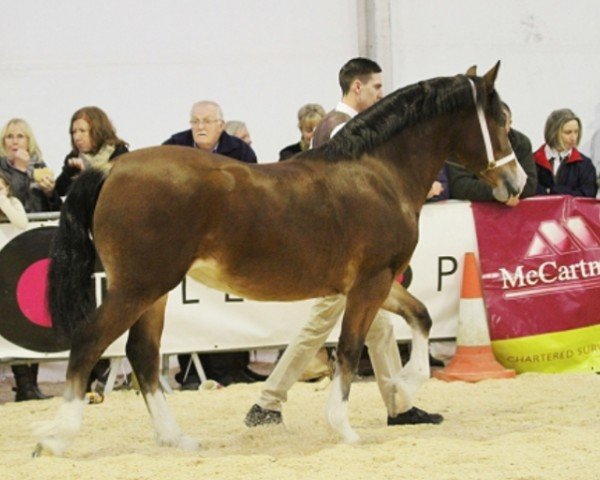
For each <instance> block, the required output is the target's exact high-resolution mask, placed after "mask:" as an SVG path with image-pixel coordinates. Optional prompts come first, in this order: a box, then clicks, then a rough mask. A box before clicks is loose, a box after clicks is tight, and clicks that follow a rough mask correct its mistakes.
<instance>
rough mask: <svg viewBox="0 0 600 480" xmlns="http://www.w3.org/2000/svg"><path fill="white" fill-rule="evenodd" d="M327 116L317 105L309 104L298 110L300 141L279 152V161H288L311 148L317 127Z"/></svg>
mask: <svg viewBox="0 0 600 480" xmlns="http://www.w3.org/2000/svg"><path fill="white" fill-rule="evenodd" d="M324 116H325V110H324V109H323V107H322V106H321V105H319V104H317V103H307V104H306V105H304V106H303V107H301V108H300V110H298V128H299V129H300V141H299V142H298V143H294V144H293V145H288V146H287V147H285V148H284V149H282V150H281V151H280V152H279V161H280V162H281V161H282V160H287V159H288V158H291V157H293V156H294V155H296V154H297V153H300V152H303V151H304V150H308V149H309V148H310V142H311V140H312V137H313V135H314V131H315V127H316V126H317V125H318V123H319V122H320V121H321V119H322V118H323V117H324Z"/></svg>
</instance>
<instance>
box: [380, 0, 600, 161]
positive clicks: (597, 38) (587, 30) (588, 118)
mask: <svg viewBox="0 0 600 480" xmlns="http://www.w3.org/2000/svg"><path fill="white" fill-rule="evenodd" d="M390 5H391V16H392V22H391V25H392V35H391V39H392V40H391V44H392V50H393V65H394V80H395V82H396V84H397V85H396V86H397V87H398V86H402V85H407V84H410V83H414V82H416V81H419V80H422V79H426V78H431V77H436V76H444V75H452V74H455V73H463V72H465V71H466V69H467V68H468V67H470V66H471V65H477V66H478V68H479V72H480V73H484V72H485V71H487V70H488V69H489V68H490V67H491V66H493V65H494V63H495V62H496V61H497V60H501V61H502V66H501V69H500V73H499V77H498V82H497V84H496V86H497V87H498V91H499V92H500V94H501V96H502V98H503V99H504V100H505V101H506V102H507V103H508V104H509V106H510V107H511V109H512V111H513V125H514V127H515V128H516V129H517V130H520V131H522V132H523V133H525V134H526V135H528V136H529V138H530V139H531V143H532V144H533V148H534V150H535V149H536V148H537V147H538V146H539V145H541V144H542V143H543V141H544V136H543V133H544V124H545V122H546V118H547V117H548V115H549V113H550V112H551V111H552V110H556V109H558V108H571V109H572V110H573V111H574V112H575V113H576V114H577V115H579V117H580V118H581V120H582V122H583V140H582V144H581V149H582V151H584V153H588V154H589V146H590V145H589V144H590V141H591V139H592V134H593V132H594V131H596V130H597V129H600V95H599V94H600V28H599V25H600V3H598V2H597V1H595V0H578V1H576V2H569V1H568V0H503V1H495V2H492V1H482V0H452V1H447V0H428V1H426V2H418V1H414V0H412V1H411V0H391V1H390ZM599 160H600V159H599Z"/></svg>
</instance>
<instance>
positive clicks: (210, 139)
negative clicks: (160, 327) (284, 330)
mask: <svg viewBox="0 0 600 480" xmlns="http://www.w3.org/2000/svg"><path fill="white" fill-rule="evenodd" d="M190 127H191V128H190V129H189V130H184V131H183V132H179V133H175V134H174V135H172V136H171V138H169V139H168V140H167V141H166V142H164V143H163V145H182V146H186V147H192V148H199V149H201V150H205V151H207V152H212V153H218V154H219V155H224V156H226V157H230V158H235V159H236V160H241V161H242V162H246V163H257V161H256V154H255V153H254V150H252V148H251V147H250V146H249V145H248V144H247V143H246V142H244V141H243V140H240V139H239V138H237V137H234V136H232V135H229V134H228V133H227V132H226V131H225V121H224V120H223V112H222V110H221V107H220V106H219V104H218V103H216V102H212V101H207V100H204V101H201V102H196V103H195V104H194V105H193V106H192V110H191V112H190ZM199 356H200V361H201V362H202V368H203V369H204V370H205V373H206V376H207V378H210V379H212V380H216V381H217V382H219V383H220V384H221V385H223V386H227V385H229V384H231V383H251V382H255V381H257V380H264V378H265V377H263V376H261V375H258V374H256V373H255V372H253V371H252V370H250V369H249V368H248V362H249V359H250V355H249V353H248V352H221V353H206V354H200V355H199ZM177 360H178V361H179V368H180V371H179V373H177V374H176V375H175V380H177V382H179V383H180V384H181V389H182V390H198V388H199V386H200V376H199V375H198V372H197V371H196V368H195V367H194V364H193V363H192V362H191V355H187V354H186V355H177Z"/></svg>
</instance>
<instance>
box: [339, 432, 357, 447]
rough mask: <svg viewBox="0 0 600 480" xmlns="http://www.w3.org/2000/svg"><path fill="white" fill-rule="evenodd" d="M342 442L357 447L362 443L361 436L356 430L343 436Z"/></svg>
mask: <svg viewBox="0 0 600 480" xmlns="http://www.w3.org/2000/svg"><path fill="white" fill-rule="evenodd" d="M342 442H343V443H345V444H346V445H356V444H357V443H360V436H359V435H358V434H357V433H356V432H355V431H354V430H350V431H348V432H344V433H343V434H342Z"/></svg>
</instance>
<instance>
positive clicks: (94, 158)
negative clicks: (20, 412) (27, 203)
mask: <svg viewBox="0 0 600 480" xmlns="http://www.w3.org/2000/svg"><path fill="white" fill-rule="evenodd" d="M69 132H70V135H71V148H72V149H71V151H70V152H69V153H68V154H67V156H66V158H65V160H64V164H63V168H62V172H61V174H60V175H59V176H58V178H57V180H56V189H57V191H58V193H59V194H60V195H61V196H65V195H67V194H68V193H69V187H70V186H71V184H72V183H73V180H75V178H76V177H77V176H78V175H79V174H80V173H81V172H82V171H83V170H85V169H86V168H97V169H100V170H108V169H109V168H110V167H111V161H112V160H113V159H115V158H116V157H118V156H119V155H122V154H123V153H126V152H128V151H129V150H128V145H127V143H126V142H125V141H124V140H122V139H121V138H119V137H118V136H117V133H116V131H115V127H114V126H113V124H112V122H111V121H110V119H109V118H108V116H107V115H106V113H105V112H104V110H102V109H101V108H99V107H95V106H89V107H82V108H80V109H79V110H77V111H76V112H75V113H73V115H72V116H71V122H70V124H69ZM109 370H110V360H109V359H107V358H102V359H100V360H98V362H97V363H96V365H94V368H93V369H92V372H91V374H90V378H89V379H88V385H87V391H88V392H89V391H91V390H92V385H93V384H94V382H97V383H96V384H95V386H94V389H95V390H101V389H102V388H103V387H104V384H105V383H106V380H107V378H108V372H109Z"/></svg>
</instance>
